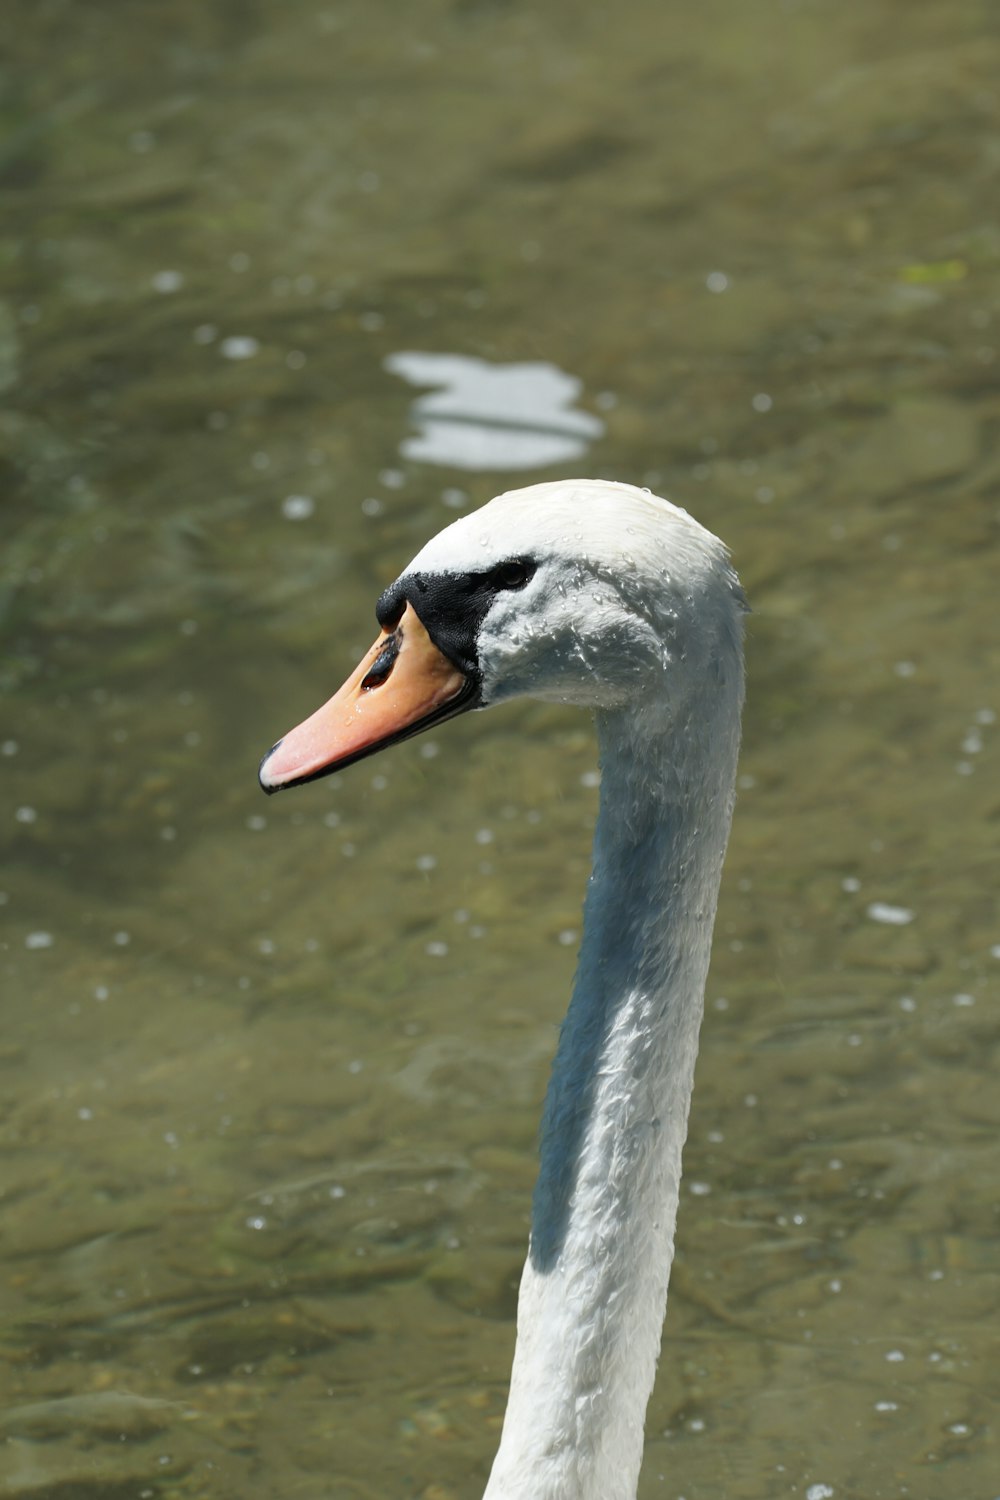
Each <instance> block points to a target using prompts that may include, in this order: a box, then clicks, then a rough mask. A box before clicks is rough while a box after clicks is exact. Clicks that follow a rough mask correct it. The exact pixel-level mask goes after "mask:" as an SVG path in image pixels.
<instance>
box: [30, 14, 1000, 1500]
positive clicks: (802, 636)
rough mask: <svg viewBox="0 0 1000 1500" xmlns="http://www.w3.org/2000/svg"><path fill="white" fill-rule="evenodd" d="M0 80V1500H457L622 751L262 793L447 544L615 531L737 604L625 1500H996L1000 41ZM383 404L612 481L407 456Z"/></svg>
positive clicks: (750, 46) (368, 58) (628, 32)
mask: <svg viewBox="0 0 1000 1500" xmlns="http://www.w3.org/2000/svg"><path fill="white" fill-rule="evenodd" d="M0 27H2V28H3V29H4V31H5V32H6V44H5V46H4V48H3V54H4V56H5V58H6V61H5V63H4V64H3V67H4V70H5V71H4V73H3V78H2V82H3V94H2V99H0V126H2V140H0V187H2V193H3V197H2V210H0V294H2V302H0V401H2V403H3V409H2V412H0V451H2V458H0V475H2V479H0V485H2V513H0V527H2V542H0V610H2V629H3V657H2V663H0V678H2V688H3V699H2V705H0V713H2V719H0V749H2V756H0V769H2V773H3V780H2V791H3V795H2V802H0V828H2V830H3V856H4V867H3V874H2V877H0V889H2V891H3V893H4V894H3V902H4V904H3V906H2V908H0V918H2V925H3V937H2V944H0V975H2V983H3V996H4V1001H3V1007H4V1008H3V1014H4V1025H3V1029H2V1033H0V1085H2V1117H0V1147H2V1156H0V1174H2V1175H0V1187H2V1195H3V1197H2V1202H3V1215H2V1220H0V1236H2V1238H0V1308H2V1334H0V1336H2V1355H3V1366H2V1369H0V1435H2V1438H3V1439H4V1443H3V1446H2V1447H0V1484H5V1485H6V1489H4V1491H3V1493H5V1494H10V1495H15V1496H19V1497H20V1496H30V1497H47V1500H135V1497H145V1500H174V1497H176V1500H186V1497H203V1500H235V1497H239V1500H270V1497H277V1496H280V1497H282V1500H314V1497H315V1500H319V1497H323V1500H385V1497H399V1500H417V1497H420V1500H477V1497H478V1496H479V1495H480V1494H481V1492H482V1487H483V1484H484V1481H485V1476H486V1474H487V1472H488V1467H489V1463H490V1460H491V1456H492V1452H493V1450H494V1448H495V1445H496V1441H497V1435H498V1425H499V1419H500V1416H501V1413H502V1410H503V1404H504V1397H505V1384H506V1378H507V1372H508V1368H509V1361H510V1354H511V1348H512V1341H513V1323H512V1315H513V1309H514V1296H515V1292H514V1288H515V1283H516V1277H517V1274H518V1269H519V1266H520V1262H521V1259H522V1256H523V1251H524V1246H525V1239H526V1232H527V1212H528V1200H529V1193H530V1188H531V1183H532V1180H533V1173H534V1160H533V1153H534V1137H535V1130H536V1120H537V1115H538V1108H539V1103H540V1100H541V1096H542V1093H543V1090H544V1087H545V1079H546V1072H547V1067H548V1061H549V1057H550V1055H551V1051H552V1046H553V1040H554V1035H555V1028H556V1025H557V1023H558V1019H559V1017H560V1015H561V1013H562V1010H563V1006H564V1003H565V997H566V994H567V992H568V987H569V982H570V978H571V973H572V966H573V953H574V946H573V945H574V942H575V932H576V929H577V928H578V924H579V906H580V898H581V893H582V887H583V882H584V880H585V877H586V868H587V856H588V847H589V827H590V824H591V822H592V818H593V813H594V805H595V795H596V794H595V791H594V785H593V780H594V778H593V775H592V770H593V762H594V745H593V739H592V734H591V730H590V726H589V725H588V723H587V722H586V721H585V719H582V718H579V717H576V716H574V715H573V714H571V713H569V712H562V711H556V710H553V709H546V708H542V707H538V706H531V705H520V706H515V707H511V708H509V709H505V710H503V711H499V710H498V711H497V712H496V713H495V714H493V715H483V716H476V717H475V718H473V719H470V720H464V721H462V722H461V723H459V724H456V725H454V726H448V727H447V728H446V729H443V730H442V731H441V732H440V735H435V736H434V737H433V739H432V740H431V741H430V742H426V741H420V740H418V741H415V742H414V743H413V744H410V745H406V746H403V747H401V748H399V749H397V750H394V751H393V752H392V753H391V755H387V756H386V757H385V758H384V759H382V760H377V761H373V762H370V763H367V764H365V765H362V766H360V767H357V768H355V769H354V770H352V771H351V772H349V773H347V774H345V775H344V776H343V777H340V778H336V779H334V780H332V781H328V782H322V783H319V784H317V785H315V786H312V787H307V788H304V789H303V790H301V791H299V792H298V793H296V794H294V795H289V796H287V797H282V798H280V799H276V800H275V801H271V802H266V801H265V800H264V799H263V798H262V797H261V796H260V794H259V792H258V791H257V788H256V780H255V769H256V762H257V759H258V757H259V755H260V753H261V752H262V751H263V750H264V749H265V748H266V747H267V745H269V744H270V743H271V741H272V740H273V739H275V738H276V737H277V735H278V734H280V733H281V732H283V731H284V730H285V729H287V728H288V727H289V726H290V725H291V724H292V723H294V722H296V721H297V720H298V719H299V718H301V717H302V716H303V715H304V714H305V713H307V712H308V711H310V710H311V709H312V708H313V707H314V706H315V705H316V704H317V703H318V702H319V701H320V699H321V698H322V697H323V696H325V695H326V694H327V693H328V692H329V691H331V690H332V688H333V687H334V686H335V685H336V684H337V683H338V682H339V681H340V679H341V678H342V677H343V676H344V675H345V673H346V671H347V670H348V669H349V668H350V667H351V666H352V665H353V663H354V661H355V659H356V657H357V656H358V654H359V653H360V651H361V650H363V649H364V648H365V647H367V645H368V644H369V642H370V640H371V638H372V637H373V635H374V630H375V626H374V617H373V604H374V600H375V598H376V597H377V594H378V592H379V590H380V589H381V588H382V586H383V585H384V584H385V583H386V582H387V581H389V580H390V579H391V578H392V577H394V576H395V574H396V572H397V571H398V570H399V568H400V567H401V566H402V564H403V563H404V562H405V561H406V560H407V559H408V558H409V556H410V555H411V554H412V553H413V552H414V551H415V550H416V548H417V547H418V546H419V545H420V544H421V543H422V542H423V540H424V539H425V538H426V537H427V536H428V535H429V534H431V533H433V532H434V531H435V530H437V529H438V528H439V526H441V525H442V524H444V522H446V521H447V520H448V519H450V518H451V517H452V516H453V515H454V514H455V513H456V510H459V509H461V508H463V507H468V506H471V505H473V504H476V503H479V502H480V501H482V500H485V499H486V498H488V497H489V495H491V494H492V493H494V492H495V491H496V490H497V489H499V488H505V487H508V486H509V485H510V484H511V483H516V482H519V481H520V480H521V479H523V480H524V481H525V482H527V481H529V480H533V479H541V478H546V479H547V478H554V477H558V476H559V475H560V474H566V475H568V474H571V473H575V472H586V473H591V474H596V475H609V476H615V477H617V478H621V479H627V480H631V481H634V482H638V483H644V484H647V485H650V486H652V487H654V488H656V489H658V490H659V491H661V492H664V493H667V494H669V495H670V496H671V498H673V499H675V500H677V501H679V502H680V503H682V504H684V505H686V506H688V507H689V508H690V509H692V510H693V511H694V512H695V513H696V514H697V515H698V517H699V518H700V519H701V520H703V521H704V522H705V523H706V524H708V525H709V526H711V527H712V528H713V529H714V530H716V531H718V532H719V533H720V534H721V535H723V536H724V537H725V538H726V539H727V541H728V542H729V544H730V545H731V547H732V549H733V552H734V556H735V559H736V562H737V566H738V567H739V570H740V572H741V574H742V577H743V580H744V583H745V584H746V587H747V591H748V593H749V595H750V597H751V600H752V602H753V606H754V611H755V612H754V615H753V616H752V618H751V629H750V640H749V673H750V676H749V701H748V713H747V723H746V739H745V753H744V757H743V763H742V781H741V794H740V801H739V806H738V811H737V818H736V824H735V828H734V835H733V842H732V846H731V851H730V857H729V860H728V864H727V870H726V878H725V883H724V888H723V894H722V903H721V907H720V912H719V923H718V929H717V944H716V953H715V959H714V966H713V973H712V977H711V981H710V987H709V995H708V1008H707V1017H706V1025H705V1029H704V1032H703V1046H702V1055H701V1058H700V1062H699V1073H698V1082H697V1088H696V1094H695V1101H694V1109H693V1114H692V1121H691V1136H690V1141H689V1145H688V1149H687V1153H686V1159H685V1164H686V1186H685V1192H684V1195H683V1201H682V1205H681V1216H680V1223H679V1232H678V1260H677V1263H676V1266H675V1275H674V1279H673V1283H672V1291H671V1301H670V1309H669V1313H668V1319H667V1327H666V1334H665V1341H664V1352H663V1357H662V1360H661V1367H660V1374H659V1378H658V1383H657V1387H656V1391H655V1394H654V1396H653V1399H652V1403H651V1406H650V1413H649V1422H648V1439H649V1444H648V1452H647V1458H646V1464H645V1468H644V1472H643V1479H642V1485H641V1490H640V1494H641V1496H642V1500H654V1497H657V1496H663V1497H666V1500H680V1497H684V1500H719V1497H723V1496H724V1497H727V1500H774V1497H780V1496H800V1497H804V1496H806V1495H809V1496H810V1500H817V1497H821V1500H825V1497H827V1496H828V1495H830V1494H832V1495H834V1496H836V1497H837V1500H875V1497H913V1500H995V1497H996V1496H998V1495H1000V1455H998V1409H997V1397H998V1391H1000V1360H998V1354H997V1350H998V1336H997V1329H996V1308H997V1305H998V1301H1000V1223H998V1216H1000V1203H998V1187H997V1166H996V1135H997V1126H998V1123H1000V1089H998V1085H997V1071H998V1064H1000V1055H998V1053H1000V1045H998V1037H1000V1032H998V1026H997V1019H996V999H997V982H998V977H1000V913H998V910H997V897H996V887H997V880H996V876H997V845H998V837H1000V778H998V774H997V773H998V762H1000V723H998V720H997V715H998V714H1000V692H998V689H997V681H998V673H1000V631H998V629H997V610H996V590H997V582H996V580H997V576H998V565H1000V447H998V441H997V435H998V430H1000V422H998V418H1000V399H998V396H1000V393H998V372H1000V358H998V357H997V356H998V340H997V327H998V324H1000V223H998V219H997V213H996V207H997V202H998V198H997V163H998V160H1000V90H998V86H997V79H998V78H1000V25H998V16H997V12H996V8H995V7H994V6H991V5H988V4H986V3H980V0H951V3H949V4H948V5H944V4H931V3H924V4H921V3H917V4H914V3H912V0H911V3H907V4H903V3H901V0H872V3H869V4H866V5H863V6H862V5H843V4H834V3H832V0H801V3H799V0H787V3H785V4H777V3H768V4H764V3H758V0H752V3H749V4H746V3H744V4H741V3H739V0H706V3H702V4H700V5H698V6H696V7H691V6H681V5H664V4H663V0H657V3H653V0H621V3H619V4H618V5H616V6H613V7H605V6H597V5H584V6H580V5H570V4H568V3H565V0H551V3H549V4H546V5H545V6H539V5H536V6H527V5H522V4H516V3H513V0H506V3H504V0H479V3H476V0H411V3H409V4H408V5H406V6H403V5H401V4H390V5H383V6H376V5H372V4H370V3H369V4H363V3H361V0H347V3H344V4H331V5H330V6H328V7H324V6H322V5H320V6H318V7H316V6H312V5H307V4H303V3H300V0H285V3H283V4H279V3H277V0H271V3H267V4H265V3H258V4H256V5H250V4H247V5H237V4H234V3H228V4H222V3H217V4H214V5H213V4H209V5H205V4H201V5H191V4H188V3H186V0H173V3H171V4H170V5H166V4H161V3H148V4H139V5H133V6H112V5H109V4H104V5H90V6H81V5H71V4H69V3H66V0H41V3H36V4H33V5H28V4H25V3H21V4H18V3H16V0H15V3H12V4H11V5H9V6H8V8H7V10H6V11H5V13H4V17H3V19H2V21H0ZM233 340H235V341H236V342H235V343H234V342H232V341H233ZM247 341H253V342H247ZM401 351H425V352H428V353H438V354H458V355H465V356H472V357H476V358H479V359H482V360H486V361H489V362H490V363H491V364H494V365H497V364H503V363H506V362H510V361H519V362H526V361H528V362H530V361H533V362H546V363H547V364H549V365H551V366H553V367H555V368H556V369H558V370H561V371H563V372H566V374H567V375H570V376H572V377H575V378H576V379H577V380H579V381H580V382H582V387H581V394H580V396H579V398H578V402H577V406H576V410H577V411H578V412H580V411H582V412H588V413H590V414H592V415H593V416H594V417H597V418H599V419H600V422H601V423H603V427H604V431H603V435H600V436H594V437H592V438H591V439H590V440H589V442H584V443H583V446H585V447H586V451H585V452H583V453H582V454H581V455H580V456H579V457H578V458H576V459H575V460H573V461H572V462H567V463H561V464H560V463H555V464H547V465H543V466H541V467H537V468H533V469H528V470H524V471H522V472H521V474H520V475H518V474H511V473H500V472H495V471H494V472H490V471H481V470H475V469H460V468H456V467H449V465H448V464H447V463H425V462H420V461H418V460H416V459H413V458H408V457H406V456H405V454H404V453H403V452H402V450H403V447H404V445H405V444H407V442H408V441H409V440H412V436H413V427H412V416H411V408H412V404H413V402H414V400H415V399H416V397H417V396H418V394H419V393H418V392H417V391H416V390H415V389H413V388H412V387H411V386H409V385H407V383H406V382H405V380H403V379H402V378H401V377H400V376H399V375H398V374H394V373H392V371H391V370H389V369H387V368H386V365H385V361H386V360H387V359H389V358H390V356H393V355H397V354H399V353H400V352H401ZM234 356H237V357H234ZM240 356H242V357H240ZM543 425H544V424H543ZM591 426H592V429H593V432H594V433H595V434H596V432H597V425H596V423H592V424H591ZM289 497H297V498H293V499H292V501H291V502H290V500H289ZM885 908H888V909H889V910H888V911H887V910H886V909H885ZM886 917H889V918H895V920H886ZM904 919H905V920H904Z"/></svg>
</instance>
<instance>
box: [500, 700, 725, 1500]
mask: <svg viewBox="0 0 1000 1500" xmlns="http://www.w3.org/2000/svg"><path fill="white" fill-rule="evenodd" d="M741 686H742V685H741V681H739V680H736V681H735V682H734V684H733V690H732V692H731V694H729V695H728V698H727V699H723V697H722V695H717V698H716V701H713V703H711V704H704V703H702V704H699V705H696V706H695V711H694V712H693V713H692V714H691V716H690V717H687V716H685V719H684V722H683V723H678V722H677V720H676V718H674V719H670V718H669V717H668V716H667V715H666V713H665V712H664V714H663V715H662V716H661V717H659V718H657V717H656V715H651V714H650V711H649V709H648V707H645V706H644V708H643V711H642V713H641V714H639V713H636V714H631V715H630V714H625V713H617V714H613V713H604V714H602V715H600V716H599V718H598V736H599V743H600V753H601V769H602V784H601V797H600V810H599V816H598V821H597V827H596V830H595V837H594V867H593V872H592V874H591V878H590V883H589V886H588V891H587V897H586V902H585V909H584V936H583V941H582V945H581V951H580V961H579V967H578V971H577V975H576V980H575V983H574V988H573V995H572V999H571V1002H570V1007H569V1011H568V1013H567V1017H566V1020H565V1022H564V1024H563V1028H562V1032H561V1035H560V1041H559V1046H558V1049H557V1053H556V1058H555V1061H554V1064H553V1071H552V1077H551V1081H550V1085H549V1090H548V1094H547V1096H546V1103H545V1110H544V1114H543V1121H542V1136H541V1160H540V1169H539V1178H538V1184H537V1187H536V1191H535V1197H534V1203H533V1213H532V1230H531V1244H530V1250H529V1256H528V1261H527V1264H526V1266H525V1269H524V1275H523V1278H522V1282H521V1292H520V1299H519V1305H518V1339H517V1348H516V1352H515V1358H514V1367H513V1372H512V1378H511V1390H510V1399H509V1404H508V1410H507V1416H506V1419H505V1424H504V1431H503V1437H502V1440H501V1445H500V1450H499V1452H498V1455H497V1459H496V1463H495V1465H494V1469H493V1473H492V1475H491V1479H490V1483H489V1486H488V1488H487V1490H486V1500H634V1496H635V1492H636V1485H637V1482H638V1473H639V1466H640V1463H641V1458H642V1443H643V1425H644V1420H645V1411H646V1404H647V1401H648V1398H649V1394H650V1391H651V1389H652V1384H653V1377H654V1373H655V1367H656V1360H657V1356H658V1352H659V1344H660V1330H661V1327H662V1322H663V1315H664V1311H665V1307H666V1296H667V1282H668V1279H669V1274H670V1265H671V1261H672V1259H673V1245H674V1227H675V1222H676V1216H677V1204H678V1196H679V1191H680V1175H681V1150H682V1147H683V1143H684V1138H685V1135H686V1133H687V1119H688V1109H689V1105H690V1100H691V1089H692V1083H693V1077H694V1065H695V1058H696V1054H697V1048H698V1030H699V1026H700V1022H701V1014H702V1007H703V1000H704V987H705V978H706V974H707V970H708V962H709V953H710V947H711V934H712V924H713V920H714V916H715V908H716V902H717V899H718V889H719V880H720V875H721V869H722V859H723V855H724V852H725V846H726V840H727V837H728V832H729V824H730V820H731V814H732V801H733V786H734V782H735V766H736V753H737V748H738V737H739V704H740V697H741ZM713 709H714V710H715V711H713ZM692 726H697V730H696V732H692Z"/></svg>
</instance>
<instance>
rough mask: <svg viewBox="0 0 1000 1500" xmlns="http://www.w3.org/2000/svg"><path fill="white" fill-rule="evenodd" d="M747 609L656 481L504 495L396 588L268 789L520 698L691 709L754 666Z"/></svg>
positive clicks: (267, 770) (268, 774)
mask: <svg viewBox="0 0 1000 1500" xmlns="http://www.w3.org/2000/svg"><path fill="white" fill-rule="evenodd" d="M745 608H746V605H745V601H744V599H743V594H742V591H741V589H740V586H739V582H738V580H737V578H736V575H735V573H734V572H733V571H732V568H731V566H730V564H729V560H728V555H727V553H726V550H725V548H724V546H723V545H722V543H721V542H720V541H719V540H718V538H716V537H714V536H713V535H712V533H711V532H709V531H706V530H705V528H704V527H702V526H700V525H699V524H698V522H697V521H695V520H694V519H693V518H692V517H691V516H689V515H688V514H687V512H686V511H683V510H681V509H679V508H678V507H677V506H674V505H671V504H670V503H669V501H666V500H661V499H659V498H657V497H656V496H654V495H651V494H649V493H648V492H647V491H645V490H639V489H636V488H634V487H633V486H631V485H626V484H615V483H612V482H610V481H598V480H572V481H559V482H556V483H550V484H537V485H531V486H529V487H528V488H526V489H521V490H512V491H509V492H507V493H506V494H503V495H498V496H497V498H496V499H495V500H491V501H490V502H489V504H488V505H484V506H483V507H482V509H480V510H478V511H475V512H474V513H472V514H471V515H468V516H463V517H462V518H461V519H460V520H458V521H455V522H454V523H453V524H452V525H451V526H448V527H447V528H446V529H445V530H444V531H442V532H440V533H439V534H438V535H437V536H436V537H434V538H433V539H432V540H431V541H430V542H428V543H427V545H426V546H425V547H424V548H422V550H421V551H420V552H419V553H418V554H417V556H416V557H415V558H414V559H413V561H412V562H411V563H410V564H409V566H408V567H407V568H406V569H404V571H403V572H402V573H401V574H400V575H399V577H398V578H397V579H396V580H395V582H394V583H392V584H390V586H389V587H388V588H387V589H386V590H385V592H384V593H383V594H382V596H381V598H380V599H379V601H378V604H377V606H376V615H377V617H378V621H379V624H380V626H381V627H382V629H381V634H380V635H379V637H378V639H377V640H376V641H375V643H374V645H373V646H372V647H371V649H370V651H369V652H368V653H367V654H366V656H365V657H364V658H363V659H362V661H361V662H360V664H359V665H358V667H357V669H356V670H355V672H354V673H353V674H352V676H351V677H350V678H349V679H348V680H347V682H346V683H345V684H344V686H343V687H342V688H341V689H340V690H339V692H338V693H337V694H335V695H334V697H333V698H332V699H330V701H329V703H327V704H325V705H324V706H323V707H322V708H321V709H319V710H318V711H317V712H316V713H315V714H313V715H312V717H311V718H309V719H307V720H306V721H305V722H304V723H303V724H301V725H300V726H299V727H298V728H297V729H295V730H293V731H292V732H291V733H290V734H289V735H286V736H285V737H284V739H282V740H279V741H278V743H277V744H276V745H275V746H274V747H273V749H272V750H270V751H269V752H268V754H267V755H266V756H265V757H264V760H263V761H262V762H261V768H260V780H261V785H262V787H263V788H264V790H265V791H267V792H273V791H279V790H281V789H282V788H284V787H287V786H293V785H297V784H299V783H300V782H303V781H310V780H313V779H315V778H316V777H318V776H323V775H326V774H328V773H329V772H331V771H336V770H340V769H341V768H342V767H344V766H345V765H349V764H351V763H352V762H353V761H355V760H359V759H361V758H362V757H363V756H365V755H370V754H373V753H374V752H375V751H377V750H380V749H382V748H384V747H385V746H386V745H389V744H394V743H395V742H396V741H398V740H401V739H407V738H409V737H410V736H411V735H414V734H418V733H420V732H421V731H422V730H424V729H427V728H430V727H431V726H432V725H435V724H439V723H441V722H442V721H443V720H445V719H448V718H453V717H455V715H457V714H459V713H462V712H464V711H465V710H467V709H472V708H487V707H489V706H491V705H492V704H495V703H501V702H504V701H505V700H507V699H508V698H513V697H519V696H525V695H527V696H530V697H536V698H542V699H545V700H547V701H549V702H557V703H573V704H579V705H581V706H586V707H589V708H593V709H598V710H615V709H622V708H626V707H628V706H629V705H635V706H637V707H638V708H639V709H640V711H641V706H642V704H643V701H644V700H645V699H646V698H647V697H648V695H649V694H650V690H651V687H652V688H653V689H654V696H655V697H656V699H657V701H658V702H659V703H660V704H664V703H666V704H667V705H668V706H670V705H672V706H673V709H674V711H676V712H681V711H683V705H684V703H685V701H686V699H687V697H688V695H689V693H690V691H692V690H693V689H694V688H696V687H698V686H703V684H704V682H705V680H706V676H708V677H709V678H713V677H714V678H715V679H716V680H718V681H720V682H721V681H725V680H727V678H728V679H729V680H734V679H735V677H736V676H738V674H739V660H740V642H741V639H742V612H743V611H744V610H745Z"/></svg>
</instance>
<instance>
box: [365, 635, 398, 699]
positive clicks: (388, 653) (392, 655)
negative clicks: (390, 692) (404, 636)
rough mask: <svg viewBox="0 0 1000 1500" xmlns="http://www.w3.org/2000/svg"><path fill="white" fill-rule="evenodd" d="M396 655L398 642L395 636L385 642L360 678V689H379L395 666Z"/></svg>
mask: <svg viewBox="0 0 1000 1500" xmlns="http://www.w3.org/2000/svg"><path fill="white" fill-rule="evenodd" d="M398 655H399V640H398V638H397V637H396V636H391V637H390V638H389V640H387V641H386V643H385V645H384V646H383V648H382V650H381V651H380V652H379V654H378V656H376V658H375V660H374V661H373V662H372V664H371V666H370V667H369V668H368V671H367V672H366V673H365V675H364V677H363V678H362V680H361V686H362V688H377V687H381V686H382V683H383V682H384V681H385V679H386V678H387V677H388V676H389V673H390V672H391V671H392V669H393V667H394V666H395V665H396V658H397V656H398Z"/></svg>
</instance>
